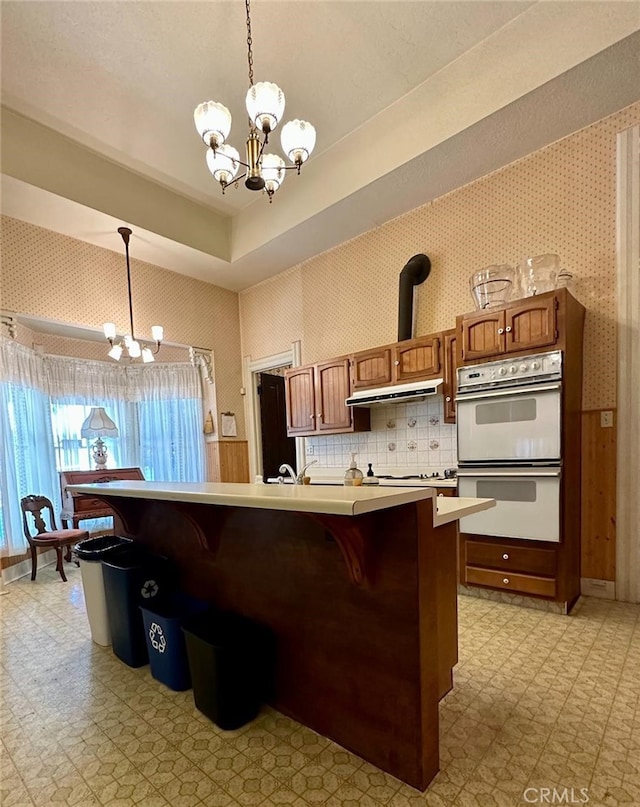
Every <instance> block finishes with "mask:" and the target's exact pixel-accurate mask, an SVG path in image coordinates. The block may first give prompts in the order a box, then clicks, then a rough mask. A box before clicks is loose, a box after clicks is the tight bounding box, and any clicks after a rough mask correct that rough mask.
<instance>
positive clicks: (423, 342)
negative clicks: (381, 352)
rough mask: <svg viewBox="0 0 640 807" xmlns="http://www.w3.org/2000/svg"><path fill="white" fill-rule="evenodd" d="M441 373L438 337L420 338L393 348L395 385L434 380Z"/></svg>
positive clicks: (400, 343) (399, 343)
mask: <svg viewBox="0 0 640 807" xmlns="http://www.w3.org/2000/svg"><path fill="white" fill-rule="evenodd" d="M441 373H442V359H441V354H440V336H439V335H438V336H435V335H432V336H421V337H420V338H419V339H410V340H407V341H406V342H398V344H397V345H394V347H393V380H394V382H396V383H402V382H403V381H404V382H409V381H419V380H420V379H422V378H435V377H436V376H439V375H440V374H441Z"/></svg>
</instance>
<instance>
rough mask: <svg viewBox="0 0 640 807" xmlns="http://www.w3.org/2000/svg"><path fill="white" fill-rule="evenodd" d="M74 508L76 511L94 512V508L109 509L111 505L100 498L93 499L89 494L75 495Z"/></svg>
mask: <svg viewBox="0 0 640 807" xmlns="http://www.w3.org/2000/svg"><path fill="white" fill-rule="evenodd" d="M73 504H74V510H75V512H76V513H87V512H93V511H94V510H108V509H109V505H108V504H107V503H106V502H101V501H100V499H92V498H91V497H89V496H74V498H73Z"/></svg>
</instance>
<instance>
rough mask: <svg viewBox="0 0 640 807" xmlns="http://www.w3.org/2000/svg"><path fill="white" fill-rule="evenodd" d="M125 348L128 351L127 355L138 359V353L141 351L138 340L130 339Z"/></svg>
mask: <svg viewBox="0 0 640 807" xmlns="http://www.w3.org/2000/svg"><path fill="white" fill-rule="evenodd" d="M127 350H128V351H129V356H130V357H131V358H132V359H139V358H140V353H141V352H142V351H141V350H140V342H138V341H137V340H135V339H132V340H131V341H130V342H129V345H128V347H127Z"/></svg>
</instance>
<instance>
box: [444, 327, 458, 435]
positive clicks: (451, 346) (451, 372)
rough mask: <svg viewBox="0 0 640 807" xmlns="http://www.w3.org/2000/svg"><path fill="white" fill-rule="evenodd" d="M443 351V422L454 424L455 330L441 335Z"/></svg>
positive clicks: (456, 341) (456, 379)
mask: <svg viewBox="0 0 640 807" xmlns="http://www.w3.org/2000/svg"><path fill="white" fill-rule="evenodd" d="M442 339H443V343H444V346H443V349H444V373H443V381H444V383H443V389H442V392H443V395H444V422H445V423H455V422H456V394H457V385H458V376H457V374H456V358H457V357H456V346H457V343H458V340H457V336H456V331H455V329H453V330H451V331H445V332H444V333H443V334H442Z"/></svg>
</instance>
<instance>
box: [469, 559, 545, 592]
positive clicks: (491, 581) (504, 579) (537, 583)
mask: <svg viewBox="0 0 640 807" xmlns="http://www.w3.org/2000/svg"><path fill="white" fill-rule="evenodd" d="M465 580H466V582H467V583H470V584H471V585H478V586H489V587H490V588H493V589H498V590H499V591H512V592H514V593H517V594H537V595H538V596H540V597H555V596H556V581H555V580H554V579H553V578H548V577H536V576H534V575H531V574H512V573H511V572H503V571H499V570H495V569H479V568H477V567H476V566H467V568H466V571H465Z"/></svg>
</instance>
